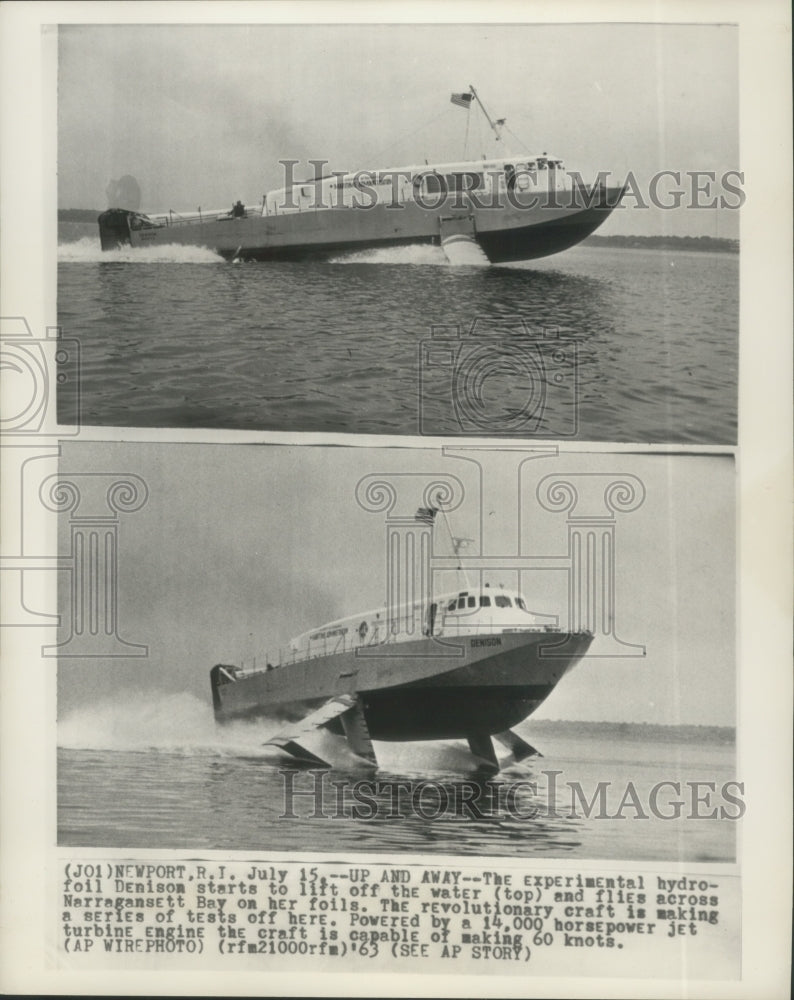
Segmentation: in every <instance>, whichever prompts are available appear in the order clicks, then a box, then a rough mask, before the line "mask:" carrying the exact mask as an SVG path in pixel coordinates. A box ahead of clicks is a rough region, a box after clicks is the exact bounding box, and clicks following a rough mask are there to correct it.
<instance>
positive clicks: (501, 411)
mask: <svg viewBox="0 0 794 1000" xmlns="http://www.w3.org/2000/svg"><path fill="white" fill-rule="evenodd" d="M59 252H60V263H59V280H58V321H59V324H60V325H61V327H62V328H63V331H64V334H65V335H66V336H69V337H74V338H77V339H78V340H79V342H80V346H81V352H80V354H81V357H80V379H79V385H80V392H81V399H80V407H81V419H82V421H83V422H84V423H86V424H103V425H128V426H144V427H151V426H172V427H216V428H220V427H223V428H236V429H267V430H279V431H288V430H298V431H333V432H350V433H374V434H379V433H395V434H420V433H421V434H443V435H451V434H467V435H473V434H487V435H495V436H503V435H506V434H510V435H512V436H520V437H531V436H541V437H551V438H554V437H560V438H567V437H578V439H580V440H609V441H632V442H688V443H711V444H714V443H718V444H732V443H735V441H736V399H737V388H736V386H737V363H738V357H737V342H738V312H739V303H738V277H739V275H738V269H739V259H738V256H737V255H734V254H728V253H711V252H709V253H706V252H690V251H687V252H685V251H662V250H633V249H632V250H628V249H610V248H603V247H587V246H579V247H575V248H574V249H572V250H570V251H567V252H566V253H563V254H558V255H556V256H553V257H550V258H546V259H544V260H541V261H533V262H531V263H527V264H522V265H514V266H511V267H498V268H496V267H495V268H486V269H477V268H470V267H463V268H453V267H451V266H449V265H447V264H446V261H445V258H444V256H443V253H442V251H441V250H440V249H438V248H433V247H420V246H416V247H404V248H400V249H394V250H386V249H384V250H378V251H370V252H365V253H358V254H351V255H349V256H347V257H340V258H339V259H338V260H337V261H335V262H333V263H325V264H317V263H306V264H295V263H261V264H243V265H237V266H235V265H231V264H228V263H226V262H224V261H223V260H222V259H221V258H220V257H217V256H216V255H215V254H213V253H212V252H210V251H207V250H203V249H200V248H191V247H187V248H186V247H161V248H156V249H152V248H147V249H139V250H138V249H136V250H133V249H131V248H128V249H126V250H123V251H122V250H120V251H116V252H112V253H107V254H102V253H101V251H100V250H99V244H98V240H97V239H96V238H95V237H84V238H82V239H81V240H79V241H75V242H71V243H64V244H61V246H60V248H59ZM476 317H480V318H481V324H480V326H479V327H478V329H477V331H476V334H475V338H474V339H473V340H472V339H469V338H467V337H466V334H467V333H468V330H469V326H470V324H471V322H472V321H473V320H474V319H475V318H476ZM520 319H523V320H524V321H525V322H526V323H527V324H528V326H529V332H525V331H523V330H522V328H521V326H520V324H519V320H520ZM439 325H446V326H449V327H452V328H454V327H456V326H457V325H460V326H461V327H462V331H463V333H464V339H463V341H462V342H460V343H457V342H453V343H451V344H446V345H443V344H442V345H441V346H442V347H444V348H445V349H444V350H443V351H433V352H432V353H431V354H428V353H427V352H425V351H423V348H422V344H423V342H426V341H427V340H428V338H429V336H430V328H431V326H439ZM549 328H559V333H558V334H557V337H558V340H561V341H562V347H563V351H562V353H561V354H560V353H559V352H557V351H556V348H558V347H559V346H560V344H559V343H558V342H555V340H554V338H553V336H549V335H546V336H545V338H544V337H543V330H544V329H546V330H548V329H549ZM448 332H449V333H451V334H453V333H454V329H453V330H451V331H448ZM481 349H483V351H484V353H483V354H482V355H479V354H477V352H478V351H479V350H481ZM494 357H496V358H497V359H499V360H498V362H497V363H496V364H494ZM76 387H77V381H76V380H75V379H74V378H69V379H68V380H67V382H66V384H65V385H64V386H61V387H60V389H59V406H60V408H61V413H62V419H69V415H70V414H71V413H73V412H74V408H75V405H76ZM480 390H481V391H482V395H481V396H478V395H477V393H478V392H479V391H480Z"/></svg>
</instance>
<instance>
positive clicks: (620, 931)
mask: <svg viewBox="0 0 794 1000" xmlns="http://www.w3.org/2000/svg"><path fill="white" fill-rule="evenodd" d="M59 876H60V879H61V886H60V897H61V912H60V917H59V922H58V935H59V953H60V955H61V960H62V961H68V962H69V964H70V966H72V967H74V966H75V963H77V964H78V965H80V966H82V965H83V964H85V966H86V967H87V968H97V967H100V968H107V967H113V966H115V967H118V968H129V967H132V968H153V967H157V968H167V967H170V966H173V967H174V968H185V967H192V966H194V965H198V966H199V967H202V968H208V969H210V968H212V969H218V968H249V969H250V968H263V969H266V968H267V969H274V970H275V969H278V970H287V969H290V968H299V969H301V970H302V971H306V970H314V971H337V972H348V971H351V970H363V969H364V968H366V967H368V966H369V967H370V968H371V969H372V971H388V972H399V971H404V972H427V973H443V972H448V973H452V972H455V973H460V972H466V973H476V972H481V973H487V974H491V975H493V974H495V973H499V974H527V972H531V973H532V974H537V975H566V976H570V975H576V974H577V972H578V973H580V974H582V975H593V974H603V975H609V976H621V975H623V976H638V975H642V976H668V975H673V976H674V975H677V974H678V972H679V970H678V969H677V966H678V964H679V963H680V964H682V965H683V963H684V962H686V965H687V970H688V971H687V974H688V975H690V976H692V975H693V974H694V972H693V970H697V975H699V976H701V977H710V976H715V975H716V971H717V970H718V969H719V972H720V978H732V977H733V978H735V977H738V975H739V968H738V955H739V952H740V948H739V940H740V935H739V928H740V914H739V893H740V887H739V879H738V877H736V876H733V875H722V874H719V875H715V874H714V873H713V870H709V871H708V872H707V873H703V872H699V871H697V870H694V871H691V872H690V871H687V872H681V873H679V872H678V871H673V872H672V873H671V872H667V873H665V874H662V873H660V872H659V873H657V872H656V871H654V870H653V869H648V870H645V869H643V870H641V871H631V870H627V871H625V872H624V871H616V870H605V871H597V870H591V869H589V868H588V869H586V870H581V871H576V870H571V869H570V868H568V869H565V870H553V869H547V868H546V867H545V866H543V867H542V868H541V867H537V866H522V867H520V868H516V867H511V868H504V869H503V868H500V867H498V866H495V867H483V866H482V865H481V864H471V865H468V864H467V865H460V866H456V867H448V866H438V867H436V866H423V865H416V864H410V865H405V866H400V865H393V864H380V863H368V864H367V865H357V864H352V863H351V864H347V863H337V862H334V863H327V862H326V863H323V864H313V863H300V862H278V863H268V862H261V861H250V862H243V861H240V862H226V863H223V864H220V863H215V862H197V861H193V860H189V861H188V860H184V861H153V860H147V861H134V860H97V861H88V860H86V861H70V862H65V863H64V864H63V865H62V868H61V871H60V873H59ZM67 955H68V956H69V957H68V959H66V956H67Z"/></svg>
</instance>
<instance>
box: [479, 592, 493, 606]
mask: <svg viewBox="0 0 794 1000" xmlns="http://www.w3.org/2000/svg"><path fill="white" fill-rule="evenodd" d="M490 606H491V598H490V597H488V596H487V595H486V594H482V595H481V596H480V607H481V608H490Z"/></svg>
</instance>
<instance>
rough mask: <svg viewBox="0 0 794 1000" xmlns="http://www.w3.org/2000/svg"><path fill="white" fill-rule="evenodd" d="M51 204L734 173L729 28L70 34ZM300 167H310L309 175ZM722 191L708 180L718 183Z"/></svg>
mask: <svg viewBox="0 0 794 1000" xmlns="http://www.w3.org/2000/svg"><path fill="white" fill-rule="evenodd" d="M58 58H59V69H58V112H59V118H58V126H59V144H58V187H59V207H60V208H92V209H103V208H105V207H107V197H106V189H107V187H108V184H109V183H110V181H112V180H116V181H118V180H119V179H120V178H121V177H123V176H128V175H129V176H132V177H134V178H135V179H136V181H137V182H138V185H139V187H140V189H141V192H142V198H141V209H142V210H143V211H149V212H158V211H168V210H169V209H174V210H176V211H179V210H182V211H186V210H191V211H192V210H195V209H196V208H198V207H199V206H201V207H202V208H224V207H226V206H227V205H231V204H232V202H233V201H234V200H236V199H238V198H239V199H241V200H243V201H244V202H245V203H246V204H256V203H259V202H261V199H262V196H263V194H264V193H265V191H266V190H269V189H271V188H275V187H279V186H281V185H282V183H283V174H282V170H281V168H280V167H279V165H278V163H279V160H281V159H284V158H292V159H298V160H301V161H302V162H304V163H305V162H306V161H308V159H309V158H314V159H324V160H327V161H328V163H329V165H330V169H342V170H357V169H371V168H373V167H374V168H378V167H380V168H386V167H396V166H401V165H406V164H412V163H421V162H422V161H423V160H424V159H425V158H427V159H429V161H430V162H431V163H432V162H434V161H436V162H439V161H440V162H444V161H445V160H446V161H449V160H457V159H460V158H462V155H463V152H464V139H465V135H466V119H467V112H466V111H464V110H462V109H460V108H457V107H456V106H454V105H452V104H451V103H450V94H451V93H453V92H458V91H465V90H466V89H467V88H468V85H469V84H473V85H474V86H475V87H476V88H477V91H478V93H479V94H480V96H481V97H482V99H483V101H484V103H485V105H486V107H487V108H488V109H489V111H490V113H491V116H492V117H493V118H497V117H503V116H504V117H506V119H507V126H508V128H509V129H510V130H511V131H510V133H505V134H504V139H503V141H502V143H500V144H499V146H496V145H494V144H493V143H491V142H490V138H492V137H490V138H489V136H490V133H489V130H488V128H487V126H486V125H485V123H484V119H481V118H480V117H479V116H477V115H476V114H474V113H472V120H471V125H470V129H469V136H468V138H469V146H468V149H469V155H478V154H479V152H483V153H487V154H489V155H491V154H494V153H496V152H497V149H499V148H501V150H502V151H503V152H504V153H512V152H515V151H521V150H522V149H530V150H532V151H534V152H535V153H538V152H544V151H547V152H549V153H550V154H553V155H556V156H559V157H561V158H562V159H563V160H564V161H565V163H566V166H567V167H568V168H569V169H573V170H578V171H579V172H580V173H581V174H582V175H583V176H584V177H595V175H596V174H597V172H598V171H600V170H607V171H609V172H610V173H612V174H614V175H616V176H620V177H621V178H623V177H625V176H626V174H627V173H628V172H629V171H631V173H632V174H633V175H634V176H635V177H636V178H637V180H638V182H639V185H640V190H641V191H644V192H645V197H646V199H647V191H648V184H649V182H650V179H651V177H652V176H653V175H654V174H655V173H657V172H658V171H661V170H674V171H682V172H685V171H697V170H711V171H714V172H715V173H716V175H717V177H718V178H719V177H722V175H723V174H724V173H725V172H726V171H728V170H739V169H741V165H740V163H739V143H738V49H737V31H736V29H735V28H734V27H731V26H716V25H705V26H704V25H642V24H640V25H637V24H595V25H581V24H580V25H393V24H392V25H334V26H328V25H326V26H317V25H251V26H246V25H214V26H208V25H109V26H103V25H67V26H61V27H60V29H59V46H58ZM310 173H311V171H310V170H307V174H310ZM720 190H722V189H720ZM601 231H602V232H603V233H604V234H608V233H624V234H644V235H654V234H668V233H672V234H678V235H708V236H725V237H731V238H735V237H737V236H738V213H737V212H736V211H731V210H729V209H724V210H708V209H686V208H683V207H682V208H679V209H677V210H674V211H661V210H659V209H656V208H650V209H641V208H637V207H636V199H627V201H626V207H625V208H624V209H623V210H619V211H617V212H615V213H613V216H612V217H611V218H610V219H609V220H608V221H607V222H606V224H605V225H604V227H603V228H602V230H601Z"/></svg>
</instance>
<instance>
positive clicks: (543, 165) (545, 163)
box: [538, 157, 549, 170]
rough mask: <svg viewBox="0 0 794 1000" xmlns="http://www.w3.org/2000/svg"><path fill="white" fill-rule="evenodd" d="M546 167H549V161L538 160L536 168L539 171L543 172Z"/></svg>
mask: <svg viewBox="0 0 794 1000" xmlns="http://www.w3.org/2000/svg"><path fill="white" fill-rule="evenodd" d="M548 165H549V161H548V160H544V159H543V158H542V157H541V158H540V159H539V160H538V167H539V168H540V169H541V170H545V169H546V167H548Z"/></svg>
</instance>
